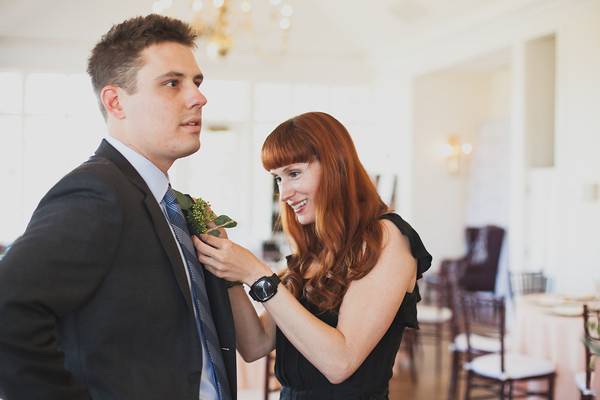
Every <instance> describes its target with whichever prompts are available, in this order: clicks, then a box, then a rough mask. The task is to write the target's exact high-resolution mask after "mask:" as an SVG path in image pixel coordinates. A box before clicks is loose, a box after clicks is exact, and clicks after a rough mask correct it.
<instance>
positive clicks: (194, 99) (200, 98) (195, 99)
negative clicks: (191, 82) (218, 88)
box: [188, 86, 207, 108]
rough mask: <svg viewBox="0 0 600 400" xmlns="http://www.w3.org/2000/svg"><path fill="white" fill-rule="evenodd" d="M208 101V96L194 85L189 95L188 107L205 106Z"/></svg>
mask: <svg viewBox="0 0 600 400" xmlns="http://www.w3.org/2000/svg"><path fill="white" fill-rule="evenodd" d="M206 103H207V100H206V96H204V93H202V92H201V91H200V89H199V88H197V87H196V86H193V87H192V88H191V90H190V92H189V95H188V107H189V108H193V107H204V106H205V105H206Z"/></svg>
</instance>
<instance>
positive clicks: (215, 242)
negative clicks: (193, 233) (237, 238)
mask: <svg viewBox="0 0 600 400" xmlns="http://www.w3.org/2000/svg"><path fill="white" fill-rule="evenodd" d="M200 239H201V240H202V241H203V242H204V243H207V244H209V245H211V246H212V247H214V248H216V249H220V248H221V247H223V244H224V243H225V242H227V239H222V238H218V237H216V236H213V235H206V234H204V235H200Z"/></svg>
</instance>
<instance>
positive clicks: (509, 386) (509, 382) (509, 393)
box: [508, 381, 513, 400]
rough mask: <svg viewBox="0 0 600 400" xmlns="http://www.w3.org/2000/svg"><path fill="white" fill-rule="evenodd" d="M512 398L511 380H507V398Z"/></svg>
mask: <svg viewBox="0 0 600 400" xmlns="http://www.w3.org/2000/svg"><path fill="white" fill-rule="evenodd" d="M512 399H513V381H508V400H512Z"/></svg>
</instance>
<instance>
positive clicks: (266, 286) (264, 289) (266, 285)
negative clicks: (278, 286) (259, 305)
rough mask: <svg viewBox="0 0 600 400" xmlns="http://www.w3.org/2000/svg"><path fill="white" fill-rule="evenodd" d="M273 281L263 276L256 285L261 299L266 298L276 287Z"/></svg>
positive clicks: (257, 294) (257, 293)
mask: <svg viewBox="0 0 600 400" xmlns="http://www.w3.org/2000/svg"><path fill="white" fill-rule="evenodd" d="M274 288H275V287H274V285H273V283H272V282H271V281H270V280H269V279H268V278H267V277H264V278H262V279H261V280H260V281H259V282H257V285H256V291H255V293H256V296H257V297H258V298H259V299H264V298H266V297H268V296H269V295H271V294H272V293H273V289H274Z"/></svg>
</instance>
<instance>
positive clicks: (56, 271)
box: [0, 15, 236, 400]
mask: <svg viewBox="0 0 600 400" xmlns="http://www.w3.org/2000/svg"><path fill="white" fill-rule="evenodd" d="M194 40H195V35H194V34H193V33H192V31H191V29H190V28H189V26H188V25H186V24H184V23H182V22H181V21H178V20H174V19H171V18H167V17H162V16H158V15H149V16H147V17H138V18H132V19H130V20H127V21H125V22H123V23H121V24H119V25H116V26H114V27H113V28H111V30H110V31H109V32H108V33H107V34H106V35H105V36H104V37H103V38H102V40H101V41H100V42H99V43H98V44H97V45H96V47H95V48H94V50H93V52H92V55H91V57H90V60H89V65H88V72H89V73H90V75H91V78H92V83H93V85H94V88H95V91H96V93H97V95H98V98H99V101H100V104H101V110H102V113H103V115H104V117H105V119H106V123H107V127H108V132H109V137H108V138H107V139H106V140H104V141H102V143H101V145H100V147H99V148H98V150H97V151H96V153H95V155H94V156H93V157H91V158H90V160H88V161H87V162H86V163H84V164H83V165H81V166H80V167H78V168H77V169H75V170H74V171H72V172H71V173H69V174H68V175H67V176H65V177H64V178H63V179H62V180H61V181H60V182H58V184H57V185H56V186H54V187H53V188H52V189H51V190H50V191H49V192H48V193H47V194H46V196H45V197H44V198H43V199H42V200H41V202H40V204H39V206H38V208H37V209H36V211H35V213H34V214H33V217H32V219H31V222H30V223H29V226H28V227H27V230H26V231H25V233H24V234H23V236H22V237H21V238H19V239H18V240H17V241H16V242H15V243H14V244H13V246H12V248H11V249H10V250H9V251H8V253H7V254H6V255H5V257H4V258H3V259H2V261H1V262H0V397H2V398H4V400H20V399H23V400H34V399H43V400H54V399H56V400H59V399H60V400H75V399H77V400H79V399H107V400H108V399H110V400H112V399H114V400H117V399H119V400H136V399H140V400H141V399H144V400H148V399H177V400H179V399H186V400H187V399H190V400H191V399H194V400H198V399H199V398H201V399H202V400H229V399H235V398H236V377H235V333H234V330H233V319H232V315H231V308H230V305H229V300H228V297H227V293H226V288H225V282H224V281H222V280H220V279H218V278H216V277H214V276H213V275H211V274H209V273H208V272H206V273H205V272H204V271H203V269H202V267H201V266H200V265H199V264H198V261H197V259H195V260H193V259H194V258H196V255H195V254H193V255H192V254H190V252H189V250H188V249H189V244H190V242H189V241H190V238H189V233H188V232H187V228H186V227H185V223H183V224H181V221H180V220H178V218H179V216H180V215H181V211H180V209H179V206H178V205H177V203H176V201H175V200H174V196H173V192H172V191H171V189H170V185H169V182H168V175H167V172H168V170H169V168H170V167H171V165H172V164H173V162H174V161H175V160H177V159H178V158H181V157H185V156H188V155H190V154H192V153H194V152H196V151H197V150H198V149H199V147H200V126H201V115H202V107H203V106H204V105H205V104H206V98H205V97H204V95H203V94H202V93H201V92H200V90H199V86H200V84H201V82H202V73H201V72H200V69H199V68H198V65H197V64H196V61H195V59H194V55H193V53H192V48H193V46H194ZM82 129H85V126H82ZM40 168H43V166H40ZM186 235H187V236H186ZM192 249H193V247H192ZM192 251H193V250H192Z"/></svg>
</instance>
